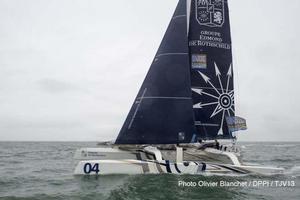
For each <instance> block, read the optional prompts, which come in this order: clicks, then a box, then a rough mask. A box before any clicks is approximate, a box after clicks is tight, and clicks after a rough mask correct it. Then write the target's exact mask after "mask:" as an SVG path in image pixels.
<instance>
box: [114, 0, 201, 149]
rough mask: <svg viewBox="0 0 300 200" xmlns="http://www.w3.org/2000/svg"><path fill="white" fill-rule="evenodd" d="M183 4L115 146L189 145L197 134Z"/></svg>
mask: <svg viewBox="0 0 300 200" xmlns="http://www.w3.org/2000/svg"><path fill="white" fill-rule="evenodd" d="M187 26H188V24H187V2H186V0H180V1H179V3H178V5H177V8H176V10H175V13H174V16H173V18H172V20H171V22H170V24H169V27H168V29H167V31H166V33H165V36H164V38H163V40H162V42H161V45H160V47H159V49H158V51H157V54H156V56H155V58H154V60H153V63H152V65H151V66H150V69H149V71H148V74H147V76H146V78H145V80H144V82H143V84H142V87H141V89H140V91H139V93H138V95H137V97H136V99H135V101H134V103H133V105H132V107H131V110H130V112H129V114H128V116H127V118H126V120H125V123H124V125H123V127H122V129H121V131H120V133H119V135H118V137H117V139H116V142H115V143H116V144H176V143H188V142H190V141H191V140H192V138H193V136H194V135H195V133H196V130H195V126H194V113H193V100H192V91H191V79H190V61H189V59H190V56H189V48H188V36H187Z"/></svg>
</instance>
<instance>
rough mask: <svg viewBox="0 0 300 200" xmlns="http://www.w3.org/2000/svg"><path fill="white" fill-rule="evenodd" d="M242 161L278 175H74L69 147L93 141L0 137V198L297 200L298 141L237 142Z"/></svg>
mask: <svg viewBox="0 0 300 200" xmlns="http://www.w3.org/2000/svg"><path fill="white" fill-rule="evenodd" d="M239 145H241V147H242V153H243V160H244V161H245V162H249V163H257V164H263V165H269V166H278V167H284V168H285V169H286V170H285V172H284V174H283V175H274V176H253V175H238V176H237V175H225V174H223V175H222V174H221V175H218V176H216V175H212V174H206V175H197V176H192V175H168V174H165V175H107V176H74V175H73V174H72V173H73V170H74V167H75V164H76V162H75V161H74V159H73V155H74V152H75V150H76V149H77V148H80V147H95V146H96V143H84V142H82V143H80V142H0V199H7V200H10V199H14V200H19V199H22V200H27V199H28V200H35V199H41V200H48V199H53V200H54V199H55V200H59V199H72V200H73V199H74V200H76V199H85V200H89V199H91V200H96V199H104V200H106V199H116V200H119V199H120V200H122V199H128V200H138V199H143V200H144V199H145V200H147V199H149V200H150V199H164V200H166V199H182V200H188V199H238V200H239V199H285V200H286V199H292V200H294V199H295V200H296V199H300V143H264V142H258V143H239Z"/></svg>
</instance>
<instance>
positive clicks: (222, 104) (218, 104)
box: [192, 63, 235, 135]
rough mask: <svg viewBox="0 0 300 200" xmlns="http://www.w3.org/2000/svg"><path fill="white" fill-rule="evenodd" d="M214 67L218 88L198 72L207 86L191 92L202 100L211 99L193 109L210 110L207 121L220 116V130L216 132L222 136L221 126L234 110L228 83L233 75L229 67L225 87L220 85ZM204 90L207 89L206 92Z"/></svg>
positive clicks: (217, 70) (220, 77)
mask: <svg viewBox="0 0 300 200" xmlns="http://www.w3.org/2000/svg"><path fill="white" fill-rule="evenodd" d="M214 65H215V72H216V78H217V80H218V83H217V84H219V87H218V85H217V84H214V83H213V82H212V79H211V78H209V77H208V76H207V75H205V74H204V73H202V72H200V71H198V73H199V75H200V77H202V79H203V80H204V81H205V83H206V84H207V87H206V88H192V91H193V92H195V93H197V94H198V95H200V96H202V97H205V98H203V100H206V99H207V98H206V97H211V98H212V99H213V100H212V101H210V102H200V103H196V104H194V106H193V108H194V109H206V108H210V109H209V110H212V113H211V116H210V117H209V116H207V117H208V118H209V119H212V118H214V117H216V116H217V115H219V116H220V115H221V121H220V124H219V126H220V129H219V131H218V135H223V125H224V123H225V121H226V117H232V116H234V113H235V110H234V91H233V90H230V87H229V86H230V82H232V81H233V78H232V77H233V73H232V65H230V66H229V69H228V72H227V74H226V76H227V81H226V85H223V83H222V79H224V78H222V74H221V72H220V70H219V68H218V66H217V64H216V63H214ZM206 89H209V90H208V91H206Z"/></svg>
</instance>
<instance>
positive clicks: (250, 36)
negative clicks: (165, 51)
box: [0, 0, 300, 141]
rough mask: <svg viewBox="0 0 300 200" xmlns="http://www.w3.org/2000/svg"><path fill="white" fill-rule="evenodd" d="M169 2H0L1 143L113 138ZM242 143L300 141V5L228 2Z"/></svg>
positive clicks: (272, 0)
mask: <svg viewBox="0 0 300 200" xmlns="http://www.w3.org/2000/svg"><path fill="white" fill-rule="evenodd" d="M176 4H177V0H164V1H162V0H151V1H146V0H130V1H124V0H114V1H104V0H87V1H86V0H81V1H79V0H77V1H75V0H41V1H37V0H27V1H21V0H0V140H72V141H75V140H92V141H100V140H107V139H114V138H115V137H116V136H117V134H118V131H119V129H120V128H121V126H122V123H123V121H124V119H125V117H126V115H127V112H128V111H129V108H130V106H131V104H132V102H133V100H134V98H135V95H136V93H137V91H138V89H139V87H140V85H141V82H142V81H143V79H144V77H145V74H146V72H147V70H148V68H149V66H150V64H151V61H152V59H153V56H154V55H155V52H156V50H157V47H158V45H159V43H160V41H161V38H162V36H163V34H164V32H165V30H166V27H167V25H168V22H169V20H170V18H171V16H172V14H173V11H174V9H175V6H176ZM229 4H230V10H231V12H230V17H231V24H232V39H233V48H234V70H235V75H236V77H235V78H236V80H235V81H236V90H237V91H236V103H237V110H238V114H239V115H241V116H243V117H245V118H246V119H247V121H248V127H249V130H248V131H246V132H243V133H241V134H240V139H241V140H255V141H256V140H257V141H260V140H264V141H269V140H285V141H288V140H291V141H295V140H298V141H299V140H300V134H299V130H300V123H299V122H298V120H299V119H300V117H298V115H299V111H300V105H299V102H300V92H299V90H300V80H299V78H298V77H299V73H300V68H299V67H300V66H299V63H300V62H299V59H300V49H299V46H300V41H299V35H300V28H299V24H300V23H299V22H298V20H299V16H298V13H299V10H300V1H299V0H289V1H282V0H263V1H262V0H229Z"/></svg>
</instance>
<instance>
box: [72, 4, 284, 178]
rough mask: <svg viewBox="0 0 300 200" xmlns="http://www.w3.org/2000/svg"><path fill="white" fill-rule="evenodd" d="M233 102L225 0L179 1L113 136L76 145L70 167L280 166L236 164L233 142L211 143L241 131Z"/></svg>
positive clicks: (120, 170) (127, 170)
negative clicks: (88, 145)
mask: <svg viewBox="0 0 300 200" xmlns="http://www.w3.org/2000/svg"><path fill="white" fill-rule="evenodd" d="M234 105H235V99H234V85H233V64H232V46H231V34H230V22H229V11H228V2H227V0H179V2H178V5H177V8H176V10H175V13H174V15H173V17H172V19H171V22H170V24H169V26H168V29H167V31H166V33H165V36H164V37H163V40H162V42H161V44H160V47H159V49H158V51H157V53H156V55H155V58H154V60H153V62H152V64H151V66H150V69H149V71H148V74H147V76H146V78H145V80H144V82H143V84H142V86H141V88H140V90H139V92H138V94H137V97H136V99H135V100H134V103H133V105H132V107H131V109H130V111H129V114H128V116H127V118H126V120H125V122H124V124H123V127H122V129H121V131H120V133H119V135H118V137H117V138H116V140H115V142H112V143H109V142H108V143H102V144H100V146H99V147H97V148H81V149H79V150H77V152H76V154H75V158H76V159H78V160H79V162H78V164H77V166H76V168H75V172H74V173H75V174H86V175H90V174H99V175H101V174H144V173H154V174H160V173H175V174H201V173H207V172H208V173H230V172H233V173H242V174H245V173H246V174H247V173H259V174H266V173H278V172H280V171H282V169H281V168H274V167H262V166H256V165H243V164H242V162H241V159H240V153H239V150H238V148H237V147H236V146H235V142H233V143H232V144H229V145H225V144H223V145H221V144H220V143H219V142H218V141H217V140H229V141H231V140H233V141H235V140H236V137H235V135H234V132H235V131H239V130H244V129H246V121H245V120H244V119H242V118H240V117H237V116H235V106H234ZM214 140H215V141H214ZM212 141H213V142H212Z"/></svg>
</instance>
